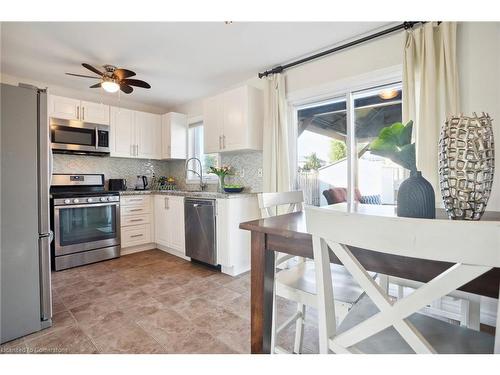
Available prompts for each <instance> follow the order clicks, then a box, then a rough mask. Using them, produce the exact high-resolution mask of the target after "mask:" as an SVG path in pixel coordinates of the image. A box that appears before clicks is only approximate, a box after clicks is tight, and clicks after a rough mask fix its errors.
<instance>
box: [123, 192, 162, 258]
mask: <svg viewBox="0 0 500 375" xmlns="http://www.w3.org/2000/svg"><path fill="white" fill-rule="evenodd" d="M152 216H153V210H152V204H151V197H150V196H134V195H131V196H127V197H121V199H120V227H121V228H120V236H121V247H122V249H124V248H128V247H133V246H139V245H145V244H149V243H152V242H154V236H153V233H152V232H153V228H152V224H151V223H152V221H153V220H152V219H153V218H152Z"/></svg>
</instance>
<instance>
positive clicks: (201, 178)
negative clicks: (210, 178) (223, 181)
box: [184, 158, 207, 191]
mask: <svg viewBox="0 0 500 375" xmlns="http://www.w3.org/2000/svg"><path fill="white" fill-rule="evenodd" d="M191 160H197V161H198V164H199V165H200V173H198V171H195V170H194V169H189V168H188V164H189V162H190V161H191ZM188 172H192V173H194V174H195V175H197V176H198V177H199V178H200V189H201V191H203V190H205V188H206V187H207V184H206V183H205V182H203V166H202V165H201V160H200V159H198V158H189V159H188V160H186V165H185V166H184V175H185V177H186V178H187V174H188Z"/></svg>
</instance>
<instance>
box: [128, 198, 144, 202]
mask: <svg viewBox="0 0 500 375" xmlns="http://www.w3.org/2000/svg"><path fill="white" fill-rule="evenodd" d="M128 201H129V202H142V198H133V199H129V200H128Z"/></svg>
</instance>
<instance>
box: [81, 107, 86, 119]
mask: <svg viewBox="0 0 500 375" xmlns="http://www.w3.org/2000/svg"><path fill="white" fill-rule="evenodd" d="M82 120H85V107H82Z"/></svg>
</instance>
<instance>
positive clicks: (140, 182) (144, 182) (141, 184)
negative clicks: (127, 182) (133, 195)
mask: <svg viewBox="0 0 500 375" xmlns="http://www.w3.org/2000/svg"><path fill="white" fill-rule="evenodd" d="M147 187H148V178H147V177H146V176H137V180H136V181H135V190H146V189H147Z"/></svg>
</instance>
